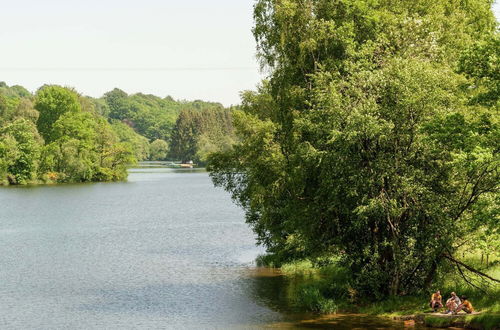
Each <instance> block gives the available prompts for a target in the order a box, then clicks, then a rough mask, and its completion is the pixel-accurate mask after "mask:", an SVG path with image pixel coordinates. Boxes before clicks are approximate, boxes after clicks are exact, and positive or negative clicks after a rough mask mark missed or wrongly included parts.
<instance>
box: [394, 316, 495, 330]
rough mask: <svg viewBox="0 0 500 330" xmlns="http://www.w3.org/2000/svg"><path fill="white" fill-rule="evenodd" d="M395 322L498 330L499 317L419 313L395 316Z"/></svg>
mask: <svg viewBox="0 0 500 330" xmlns="http://www.w3.org/2000/svg"><path fill="white" fill-rule="evenodd" d="M393 319H394V320H397V321H404V322H408V321H413V322H415V323H419V324H423V325H425V326H428V327H433V328H449V327H453V328H466V329H478V330H481V329H493V330H495V329H500V315H498V314H492V313H481V312H479V313H478V312H475V313H472V314H457V315H448V314H442V313H420V314H413V315H405V316H395V317H393Z"/></svg>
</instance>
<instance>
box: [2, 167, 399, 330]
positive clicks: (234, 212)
mask: <svg viewBox="0 0 500 330" xmlns="http://www.w3.org/2000/svg"><path fill="white" fill-rule="evenodd" d="M262 252H263V249H261V248H258V247H256V245H255V238H254V235H253V233H252V232H251V230H250V229H249V228H248V226H247V225H246V224H245V222H244V216H243V212H242V210H240V209H239V208H238V207H236V206H235V205H234V204H233V203H232V202H231V199H230V197H229V195H228V194H227V193H226V192H224V191H223V190H221V189H216V188H214V187H213V186H212V183H211V181H210V179H209V177H208V175H207V173H206V172H204V171H200V170H189V169H187V170H180V169H179V170H175V169H167V168H140V169H132V170H130V175H129V179H128V182H122V183H95V184H74V185H55V186H31V187H7V188H1V189H0V328H1V329H165V328H172V329H178V328H186V329H200V328H202V329H204V328H208V329H211V328H222V329H226V328H227V329H229V328H262V327H278V328H293V327H306V326H308V327H309V326H315V327H316V326H318V327H319V326H328V327H331V326H333V325H335V328H338V329H350V328H356V327H357V328H365V327H366V326H367V325H370V328H386V327H388V326H395V327H396V326H397V327H399V326H400V324H395V323H390V324H388V323H387V322H386V321H383V320H375V321H374V320H373V319H372V318H369V319H367V318H363V317H360V316H356V317H352V316H338V317H336V318H334V320H333V321H332V320H331V319H330V320H328V322H325V320H324V319H321V318H315V317H314V316H312V315H297V314H294V313H292V312H291V311H290V310H288V308H287V306H286V303H285V300H286V299H284V297H283V295H284V293H283V288H284V286H285V285H286V279H285V278H284V277H283V276H279V274H277V273H274V272H272V271H269V270H266V269H258V268H256V267H255V265H254V260H255V257H256V256H257V255H258V254H259V253H262ZM332 322H333V323H332ZM366 322H368V323H366Z"/></svg>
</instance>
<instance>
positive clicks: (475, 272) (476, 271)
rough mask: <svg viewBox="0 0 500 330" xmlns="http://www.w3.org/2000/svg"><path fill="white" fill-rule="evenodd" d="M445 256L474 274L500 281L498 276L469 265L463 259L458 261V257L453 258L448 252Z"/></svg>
mask: <svg viewBox="0 0 500 330" xmlns="http://www.w3.org/2000/svg"><path fill="white" fill-rule="evenodd" d="M443 257H445V258H446V259H448V260H451V261H453V262H454V263H455V264H457V265H460V266H463V267H464V268H465V269H467V270H468V271H471V272H473V273H474V274H477V275H480V276H482V277H486V278H487V279H489V280H491V281H494V282H497V283H500V280H497V279H496V278H493V277H491V276H489V275H488V274H485V273H483V272H481V271H479V270H477V269H474V268H472V267H471V266H469V265H466V264H464V263H463V262H461V261H458V260H457V259H455V258H453V257H452V256H451V255H447V254H443Z"/></svg>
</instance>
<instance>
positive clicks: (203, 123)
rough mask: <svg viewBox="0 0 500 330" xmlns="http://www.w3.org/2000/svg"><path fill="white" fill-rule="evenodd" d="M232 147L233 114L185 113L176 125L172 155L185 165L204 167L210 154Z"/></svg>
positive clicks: (219, 111) (208, 110)
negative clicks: (194, 164)
mask: <svg viewBox="0 0 500 330" xmlns="http://www.w3.org/2000/svg"><path fill="white" fill-rule="evenodd" d="M233 143H234V133H233V123H232V110H228V109H212V108H206V109H202V110H192V109H186V110H183V111H181V113H180V114H179V117H178V118H177V121H176V123H175V127H174V130H173V132H172V138H171V148H170V155H171V157H173V158H174V159H179V160H182V161H190V160H192V161H195V162H196V163H204V162H205V161H206V160H207V158H208V155H209V154H210V153H212V152H216V151H222V150H228V149H229V148H230V147H231V145H232V144H233Z"/></svg>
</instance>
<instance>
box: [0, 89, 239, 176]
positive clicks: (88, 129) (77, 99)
mask: <svg viewBox="0 0 500 330" xmlns="http://www.w3.org/2000/svg"><path fill="white" fill-rule="evenodd" d="M231 112H232V109H227V108H224V107H223V106H222V105H221V104H220V103H213V102H204V101H199V100H198V101H189V102H188V101H176V100H174V99H173V98H172V97H170V96H167V97H165V98H160V97H157V96H153V95H146V94H141V93H138V94H133V95H127V93H125V92H124V91H122V90H119V89H114V90H112V91H110V92H108V93H106V94H104V96H103V97H101V98H98V99H96V98H92V97H88V96H82V95H80V94H79V93H78V92H77V91H75V90H73V89H71V88H66V87H61V86H56V85H45V86H42V87H41V88H40V89H38V91H37V92H36V93H35V94H34V95H33V94H32V93H30V92H29V91H28V90H26V89H25V88H24V87H22V86H17V85H16V86H11V87H9V86H8V85H7V84H5V83H3V82H0V184H27V183H50V182H84V181H111V180H121V179H124V178H125V177H126V175H127V174H126V173H127V172H126V166H127V165H129V164H133V163H135V162H136V161H142V160H164V159H167V158H168V159H173V160H181V161H190V160H192V161H194V162H195V163H198V164H202V165H203V164H204V162H205V160H206V157H207V155H208V153H210V152H212V151H218V150H224V149H226V148H228V147H229V146H230V145H231V144H232V143H233V140H234V137H233V136H234V135H233V126H232V116H231ZM169 146H171V147H169Z"/></svg>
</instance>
